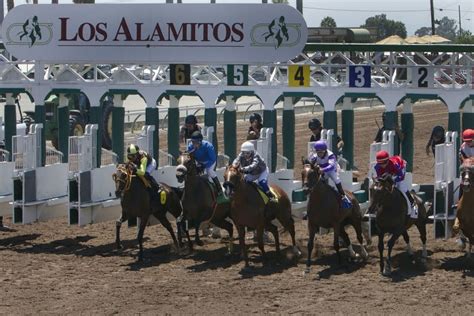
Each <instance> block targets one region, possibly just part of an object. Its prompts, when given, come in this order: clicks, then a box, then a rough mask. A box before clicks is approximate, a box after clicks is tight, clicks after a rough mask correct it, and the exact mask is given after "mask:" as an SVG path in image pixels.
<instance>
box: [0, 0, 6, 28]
mask: <svg viewBox="0 0 474 316" xmlns="http://www.w3.org/2000/svg"><path fill="white" fill-rule="evenodd" d="M4 5H5V2H4V0H0V29H1V26H2V23H3V16H4V15H5V13H4V11H3V6H4Z"/></svg>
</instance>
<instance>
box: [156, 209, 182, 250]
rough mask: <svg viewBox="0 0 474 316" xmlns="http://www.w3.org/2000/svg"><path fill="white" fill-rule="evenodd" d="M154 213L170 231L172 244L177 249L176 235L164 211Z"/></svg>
mask: <svg viewBox="0 0 474 316" xmlns="http://www.w3.org/2000/svg"><path fill="white" fill-rule="evenodd" d="M154 215H155V216H156V218H158V220H159V221H160V223H161V224H162V225H163V227H164V228H166V230H167V231H168V232H169V233H170V235H171V238H172V239H173V244H174V246H175V247H176V250H177V251H178V250H179V246H178V240H177V239H176V235H175V234H174V231H173V226H171V223H170V221H169V220H168V218H167V217H166V213H163V212H156V213H155V214H154Z"/></svg>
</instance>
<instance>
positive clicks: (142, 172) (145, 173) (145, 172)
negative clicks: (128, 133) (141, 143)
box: [127, 144, 160, 196]
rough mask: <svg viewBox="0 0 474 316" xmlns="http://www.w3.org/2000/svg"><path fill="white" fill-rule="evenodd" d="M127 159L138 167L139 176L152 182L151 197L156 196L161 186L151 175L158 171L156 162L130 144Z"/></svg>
mask: <svg viewBox="0 0 474 316" xmlns="http://www.w3.org/2000/svg"><path fill="white" fill-rule="evenodd" d="M127 159H128V161H130V162H132V163H134V164H135V166H136V167H137V176H139V177H140V178H145V179H147V180H148V181H149V182H150V184H151V187H150V188H148V189H149V191H150V194H151V196H153V195H155V194H156V192H157V191H158V190H159V189H160V185H159V184H158V182H156V180H155V178H153V176H152V175H151V172H152V171H153V170H154V169H156V160H155V159H154V158H153V157H152V156H151V155H149V154H148V153H146V152H145V151H143V150H140V148H138V146H137V145H134V144H130V146H128V148H127Z"/></svg>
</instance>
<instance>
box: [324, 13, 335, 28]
mask: <svg viewBox="0 0 474 316" xmlns="http://www.w3.org/2000/svg"><path fill="white" fill-rule="evenodd" d="M336 26H337V25H336V21H335V20H334V19H333V18H332V17H330V16H327V17H325V18H324V19H322V20H321V27H336Z"/></svg>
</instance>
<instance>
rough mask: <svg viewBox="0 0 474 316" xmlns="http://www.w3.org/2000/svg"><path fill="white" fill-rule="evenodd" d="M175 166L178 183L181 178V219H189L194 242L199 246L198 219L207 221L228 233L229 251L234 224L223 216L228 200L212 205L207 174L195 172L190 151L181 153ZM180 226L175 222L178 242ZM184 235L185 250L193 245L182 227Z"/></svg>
mask: <svg viewBox="0 0 474 316" xmlns="http://www.w3.org/2000/svg"><path fill="white" fill-rule="evenodd" d="M178 163H179V166H177V167H176V178H177V179H178V182H180V183H181V182H183V181H184V193H183V196H182V198H181V203H182V206H183V220H185V221H190V222H191V223H192V224H193V226H194V228H195V230H196V235H195V242H196V244H198V245H199V246H202V245H203V243H202V241H201V240H200V239H199V226H200V225H201V223H202V222H205V221H210V222H211V223H212V224H214V225H216V226H218V227H220V228H222V229H225V230H227V232H228V233H229V237H230V241H229V245H228V246H229V252H232V246H233V238H234V237H233V234H234V233H233V231H234V226H233V225H232V223H230V222H228V221H227V220H226V218H228V217H230V203H229V202H227V203H222V204H216V192H215V190H214V189H213V186H214V184H211V183H210V182H209V180H208V177H207V175H206V176H201V175H199V174H198V170H197V167H196V161H195V160H194V157H193V156H192V155H191V154H188V153H185V154H182V155H181V156H180V157H179V158H178ZM182 227H183V225H179V228H178V239H179V240H180V242H181V234H182V230H183V229H182ZM185 232H186V234H187V236H188V244H189V249H192V247H193V245H192V243H191V241H190V239H189V233H188V230H187V229H186V230H185Z"/></svg>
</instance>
